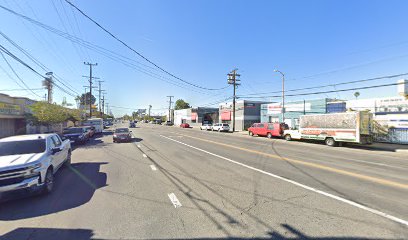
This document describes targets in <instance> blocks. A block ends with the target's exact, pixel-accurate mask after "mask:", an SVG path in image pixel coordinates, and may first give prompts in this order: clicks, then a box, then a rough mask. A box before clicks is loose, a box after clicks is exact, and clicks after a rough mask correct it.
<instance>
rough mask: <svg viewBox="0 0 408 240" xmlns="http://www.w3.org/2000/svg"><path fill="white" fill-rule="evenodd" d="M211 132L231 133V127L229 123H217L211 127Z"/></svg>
mask: <svg viewBox="0 0 408 240" xmlns="http://www.w3.org/2000/svg"><path fill="white" fill-rule="evenodd" d="M211 130H213V131H218V132H229V130H230V127H229V125H228V123H216V124H214V125H213V126H212V127H211Z"/></svg>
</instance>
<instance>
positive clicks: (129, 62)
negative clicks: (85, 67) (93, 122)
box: [0, 5, 228, 95]
mask: <svg viewBox="0 0 408 240" xmlns="http://www.w3.org/2000/svg"><path fill="white" fill-rule="evenodd" d="M0 8H3V9H4V10H6V11H8V12H10V13H12V14H13V15H15V16H18V17H20V18H23V19H24V20H26V21H29V22H31V23H33V24H35V25H37V26H39V27H41V28H43V29H45V30H47V31H50V32H52V33H54V34H57V35H59V36H61V37H63V38H65V39H67V40H69V41H72V42H75V43H78V44H80V45H82V46H84V47H86V48H88V49H90V50H93V51H95V52H97V53H99V54H101V55H103V56H105V57H108V58H110V59H112V60H114V61H117V62H120V63H122V64H123V65H125V66H127V67H130V68H133V69H135V70H137V71H139V72H141V73H144V74H146V75H148V76H150V77H153V78H156V79H158V80H160V81H164V82H167V83H169V84H172V85H175V86H177V87H180V88H184V89H188V90H189V91H194V92H197V93H200V94H206V95H209V94H208V93H205V92H201V91H197V90H196V89H189V88H187V87H188V85H181V84H182V83H179V82H175V81H174V80H171V79H169V78H166V77H164V76H161V75H159V74H157V73H154V72H152V71H149V70H146V69H143V68H142V67H140V66H138V65H136V64H135V63H137V64H140V65H142V66H144V67H147V68H150V69H152V70H155V71H158V69H157V68H154V67H152V66H149V65H146V64H143V63H141V62H139V61H136V60H134V59H131V58H128V57H126V56H123V55H120V54H118V53H116V52H113V51H111V50H109V49H106V48H103V47H101V46H98V45H95V44H93V43H90V42H87V41H85V40H83V39H80V38H78V37H75V36H72V35H70V34H68V33H66V32H63V31H60V30H58V29H55V28H53V27H51V26H48V25H46V24H43V23H41V22H39V21H36V20H34V19H31V18H29V17H27V16H25V15H23V14H20V13H17V12H15V11H13V10H11V9H8V8H6V7H4V6H1V5H0ZM227 87H228V86H227ZM227 87H225V88H227Z"/></svg>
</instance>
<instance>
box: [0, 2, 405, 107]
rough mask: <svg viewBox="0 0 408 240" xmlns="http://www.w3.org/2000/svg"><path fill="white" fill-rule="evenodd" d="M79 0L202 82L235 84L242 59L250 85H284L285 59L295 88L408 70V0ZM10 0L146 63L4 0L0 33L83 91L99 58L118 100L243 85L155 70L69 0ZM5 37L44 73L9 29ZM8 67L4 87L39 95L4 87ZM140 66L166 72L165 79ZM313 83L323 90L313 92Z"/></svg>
mask: <svg viewBox="0 0 408 240" xmlns="http://www.w3.org/2000/svg"><path fill="white" fill-rule="evenodd" d="M72 2H73V3H74V4H76V5H77V6H78V7H79V8H81V9H82V10H83V11H84V12H86V13H87V14H88V15H90V16H91V17H92V18H94V19H95V20H96V21H98V22H99V23H101V24H102V25H103V26H105V27H106V28H107V29H109V30H110V31H111V32H112V33H114V34H115V35H117V36H118V37H119V38H121V39H122V40H123V41H125V42H126V43H128V44H129V45H130V46H132V47H133V48H134V49H136V50H137V51H139V52H140V53H142V54H143V55H144V56H146V57H148V58H149V59H150V60H152V61H153V62H155V63H156V64H158V65H159V66H161V67H163V68H164V69H166V70H168V71H169V72H171V73H173V74H174V75H176V76H178V77H180V78H182V79H185V80H187V81H189V82H192V83H194V84H197V85H200V86H204V87H207V88H222V87H225V86H226V85H227V84H226V82H227V76H226V74H227V73H228V72H229V71H230V70H232V69H233V68H238V69H239V73H240V74H241V80H242V86H240V87H239V89H238V91H237V94H239V95H247V94H254V93H257V92H269V91H279V90H280V89H281V80H280V75H278V74H277V73H274V72H273V69H274V68H278V69H279V70H281V71H282V72H284V73H285V74H286V78H287V82H286V89H294V88H302V87H311V86H319V85H327V84H333V83H338V82H344V81H353V80H359V79H365V78H372V77H378V76H383V75H393V74H400V73H406V72H408V65H407V63H408V31H407V30H406V29H407V27H406V26H408V18H407V17H406V10H407V9H408V2H407V1H316V0H314V1H271V0H269V1H249V0H248V1H242V0H238V1H237V0H235V1H219V0H213V1H209V0H206V1H204V0H203V1H198V0H197V1H187V0H186V1H164V0H163V1H156V0H146V1H133V0H132V1H131V0H128V1H119V0H117V1H106V0H105V1H78V0H75V1H72ZM0 4H1V5H2V6H5V7H7V8H10V9H13V10H14V11H16V12H18V13H21V14H24V15H27V16H29V17H30V18H33V19H35V20H38V21H40V22H42V23H44V24H47V25H49V26H52V27H53V28H56V29H59V30H61V31H63V32H68V33H69V34H71V35H73V36H76V37H78V38H81V39H84V40H86V41H88V42H91V43H92V44H96V45H98V46H101V47H103V48H105V49H108V50H110V51H113V52H115V53H118V54H121V55H122V56H125V57H127V58H130V59H132V60H135V61H138V62H140V63H142V64H143V65H140V64H139V63H135V64H136V67H133V68H131V67H129V66H126V65H124V64H123V63H121V62H118V61H114V60H112V59H110V58H108V57H106V56H104V55H102V54H100V53H98V52H96V51H94V50H91V49H87V48H86V47H84V46H82V45H79V44H77V43H72V42H70V41H68V40H67V39H65V38H62V37H60V36H58V35H55V34H53V33H51V32H49V31H46V30H44V29H42V28H39V27H38V26H36V25H33V24H32V23H30V22H27V21H25V20H22V19H21V18H18V17H16V16H14V15H12V14H10V13H8V12H6V11H4V10H3V9H0V12H1V14H0V31H1V32H3V33H4V34H6V35H7V36H8V37H9V38H11V39H12V40H13V41H15V42H16V43H17V44H18V45H19V46H21V47H22V48H24V49H25V50H27V51H28V52H29V53H30V54H31V55H32V56H34V57H35V58H36V59H38V60H39V61H40V62H41V63H43V64H44V65H45V66H46V67H47V68H48V69H50V70H51V71H53V72H54V73H55V74H57V75H58V76H59V77H60V79H62V80H64V81H66V82H68V83H69V85H70V86H72V87H71V88H73V89H74V90H75V91H76V92H78V93H83V92H84V88H83V86H84V85H86V84H87V81H86V79H85V78H83V77H82V75H88V74H89V69H88V67H87V66H85V65H84V64H83V62H84V61H89V62H97V63H98V66H97V67H95V69H94V75H95V76H97V77H100V78H101V80H103V81H105V82H104V83H103V88H104V89H106V90H107V95H106V97H107V102H109V104H110V105H111V106H116V107H128V108H146V107H147V106H148V105H149V104H151V105H152V106H153V109H154V110H153V112H156V113H161V112H165V109H164V108H166V107H167V106H168V103H167V102H166V101H167V98H166V96H168V95H173V96H175V98H176V99H179V98H182V99H185V100H186V101H187V102H189V103H190V104H191V105H192V106H202V105H207V104H209V103H214V102H217V101H218V100H222V99H225V98H228V97H230V96H231V93H232V88H227V89H224V90H221V91H206V90H202V89H197V88H194V87H191V86H188V85H185V84H182V83H181V82H180V81H178V80H177V79H174V78H172V77H170V76H168V75H166V74H165V73H162V72H160V71H157V70H154V68H152V66H151V65H150V66H149V63H147V62H145V61H144V60H143V59H142V58H140V57H139V56H137V55H136V54H135V53H133V52H131V51H130V50H129V49H127V48H125V47H124V46H123V45H121V44H120V43H118V42H117V41H115V40H114V39H112V38H111V37H110V36H108V35H107V34H106V33H104V32H103V31H101V30H100V29H99V28H97V27H96V25H94V24H92V23H91V22H90V21H89V20H87V19H85V18H84V17H83V16H82V15H80V14H79V13H78V12H76V11H75V10H74V9H72V8H71V7H70V6H69V5H68V4H66V3H65V1H64V0H36V1H29V0H20V1H12V0H0ZM0 44H1V45H3V46H4V47H6V48H7V49H9V50H10V51H11V52H12V53H14V54H15V55H17V56H18V57H20V58H21V59H23V60H24V61H25V62H26V63H28V64H29V65H30V66H32V67H33V68H34V69H36V70H37V71H39V72H40V73H42V74H44V73H45V71H43V70H42V69H41V68H39V67H38V66H37V65H35V64H34V63H33V62H32V61H31V60H30V59H28V58H27V57H25V56H24V55H23V54H22V53H21V52H20V51H19V50H17V49H16V48H14V47H13V46H12V45H11V44H10V43H9V42H7V41H6V40H5V39H4V38H2V37H1V36H0ZM8 61H9V62H10V64H11V65H12V66H13V68H14V69H15V70H16V72H17V73H18V75H19V76H20V78H22V79H23V80H24V81H25V82H26V84H27V85H28V86H30V87H31V88H41V80H42V79H41V78H40V77H39V76H37V75H35V74H33V73H32V72H31V71H30V70H28V69H27V68H25V67H22V66H21V65H19V64H18V63H17V62H15V61H14V60H13V59H11V58H8ZM0 66H1V68H0V92H3V93H6V94H10V95H13V96H27V97H30V98H33V99H39V97H37V96H35V95H32V94H31V93H29V92H27V91H1V89H3V90H7V89H15V88H20V87H19V86H18V85H17V83H16V82H15V81H14V80H16V81H19V80H18V79H17V78H16V76H15V75H13V72H12V71H11V70H10V68H9V67H8V66H7V64H6V63H5V62H4V60H3V58H2V57H0ZM135 68H137V69H135ZM141 71H144V72H147V73H148V74H150V75H151V74H152V73H153V74H158V75H160V76H162V80H159V79H157V78H154V77H151V76H149V75H148V74H145V73H142V72H141ZM9 76H11V77H12V78H10V77H9ZM159 78H160V77H159ZM163 78H164V79H163ZM13 79H14V80H13ZM397 79H398V78H394V79H383V80H378V81H371V82H366V83H360V84H351V85H344V86H338V87H337V89H342V88H352V87H361V86H369V85H378V84H385V83H394V82H396V80H397ZM166 81H167V82H166ZM168 81H171V82H173V83H176V84H177V85H183V87H178V86H175V85H172V84H169V83H168ZM317 90H334V88H333V87H326V88H321V89H317ZM313 91H316V90H308V91H304V92H313ZM36 93H37V94H38V95H40V96H43V95H44V93H45V91H44V90H39V91H37V90H36ZM299 93H301V92H299ZM360 93H361V96H360V98H368V97H382V96H395V95H396V86H392V87H385V88H377V89H371V90H361V91H360ZM352 94H353V92H341V93H338V94H336V93H330V94H321V95H312V96H305V97H303V96H302V97H290V98H288V101H290V100H302V99H316V98H323V97H333V98H334V97H337V98H343V99H350V98H353V95H352ZM272 95H275V94H272ZM64 96H65V97H67V100H68V102H71V103H74V100H73V97H71V96H69V95H67V94H66V93H64V92H62V91H60V90H59V89H56V90H55V94H54V100H55V101H56V102H61V101H62V98H63V97H64ZM260 100H261V99H260ZM263 100H268V99H263ZM269 100H274V101H278V100H279V99H269ZM112 111H113V112H114V113H116V114H117V115H119V114H124V113H126V112H130V111H131V110H125V109H119V108H112Z"/></svg>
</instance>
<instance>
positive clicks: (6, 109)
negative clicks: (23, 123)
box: [0, 102, 21, 115]
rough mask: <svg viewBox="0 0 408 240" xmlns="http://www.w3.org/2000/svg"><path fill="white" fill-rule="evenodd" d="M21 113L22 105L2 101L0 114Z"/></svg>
mask: <svg viewBox="0 0 408 240" xmlns="http://www.w3.org/2000/svg"><path fill="white" fill-rule="evenodd" d="M20 113H21V107H20V105H16V104H10V103H2V102H0V114H4V115H20Z"/></svg>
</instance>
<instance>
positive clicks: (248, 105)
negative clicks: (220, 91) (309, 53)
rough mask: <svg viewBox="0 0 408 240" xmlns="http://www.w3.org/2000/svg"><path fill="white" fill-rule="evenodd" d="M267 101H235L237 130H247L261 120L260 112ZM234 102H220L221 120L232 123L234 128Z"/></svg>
mask: <svg viewBox="0 0 408 240" xmlns="http://www.w3.org/2000/svg"><path fill="white" fill-rule="evenodd" d="M264 103H265V102H260V101H247V100H239V101H237V102H236V103H235V130H236V131H244V130H247V129H248V128H249V127H250V126H252V124H254V123H258V122H260V121H261V118H260V115H259V112H260V110H261V105H262V104H264ZM233 117H234V115H233V110H232V102H229V103H224V104H220V106H219V121H220V122H223V123H228V124H230V128H231V129H232V121H233V120H232V119H233Z"/></svg>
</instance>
